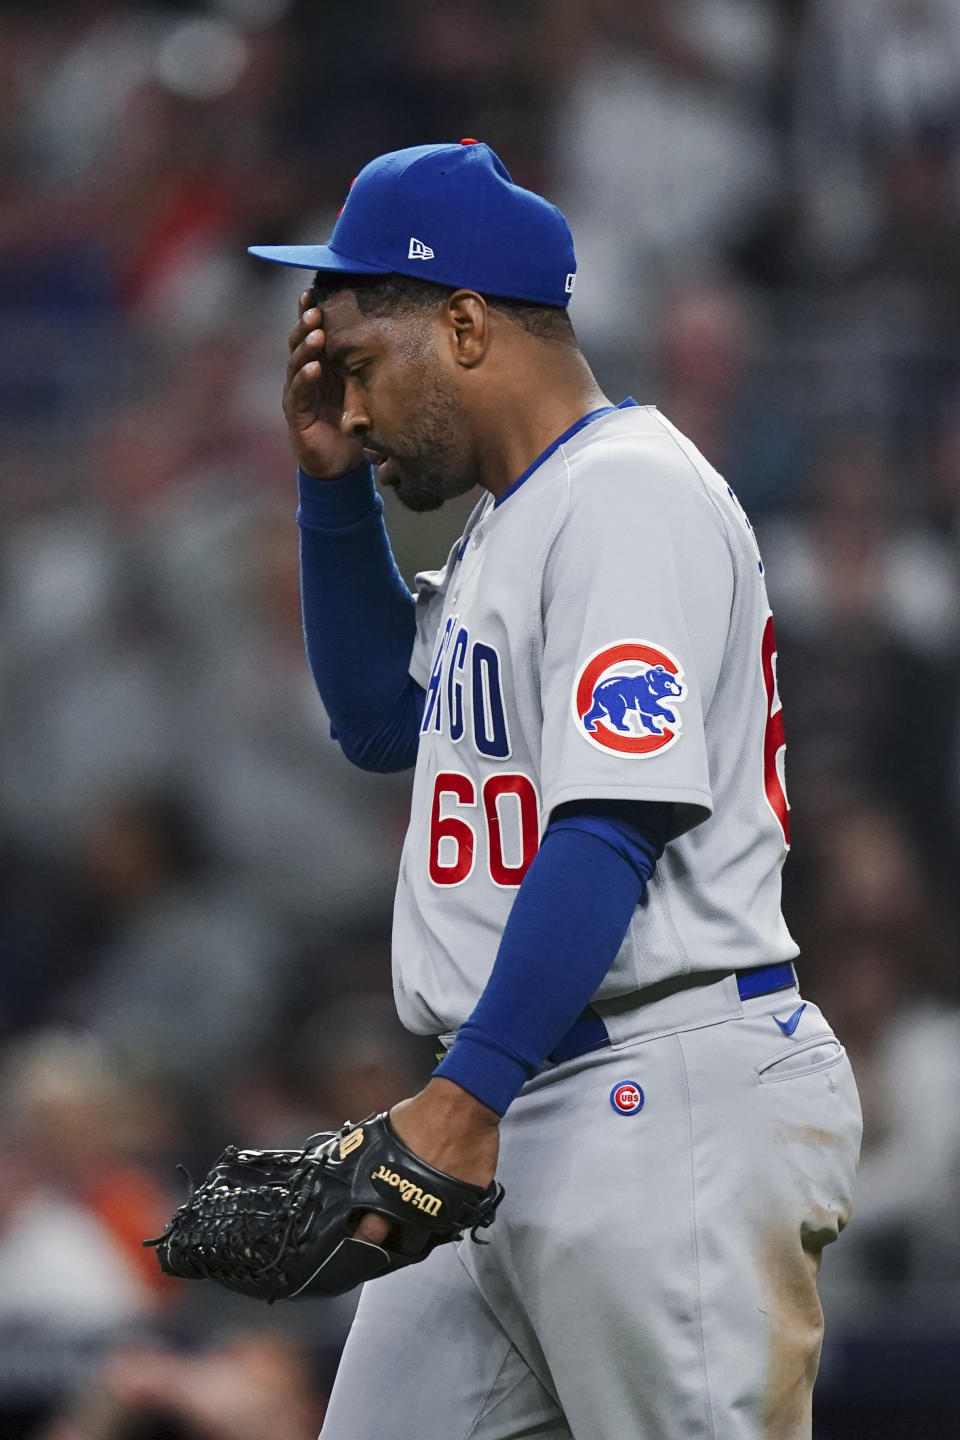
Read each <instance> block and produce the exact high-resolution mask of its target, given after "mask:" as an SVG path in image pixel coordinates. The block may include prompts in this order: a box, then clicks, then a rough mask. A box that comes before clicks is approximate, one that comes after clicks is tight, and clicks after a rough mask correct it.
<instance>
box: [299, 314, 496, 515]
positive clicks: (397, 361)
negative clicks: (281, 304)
mask: <svg viewBox="0 0 960 1440" xmlns="http://www.w3.org/2000/svg"><path fill="white" fill-rule="evenodd" d="M438 325H439V322H438V321H436V320H435V319H434V317H432V316H431V315H429V314H428V313H426V314H422V315H421V314H419V313H409V312H405V313H403V314H400V315H397V316H386V317H376V316H367V315H364V314H363V313H362V312H361V311H360V310H359V309H358V307H357V302H356V297H355V296H354V295H353V293H352V292H351V291H344V292H342V293H341V294H339V295H334V296H333V297H332V298H331V299H330V300H327V301H326V302H325V303H324V305H323V328H324V331H325V333H326V345H325V351H326V356H327V363H328V364H329V366H330V368H331V369H332V370H333V371H334V373H335V374H336V375H338V376H339V377H340V379H341V380H342V381H343V387H344V395H343V415H344V418H343V426H344V428H345V429H349V430H350V432H351V433H352V434H355V435H358V436H359V437H360V438H361V439H362V440H363V443H364V447H365V450H366V453H367V458H368V459H370V460H371V461H373V463H374V464H375V465H376V466H377V479H378V481H379V482H380V483H381V484H383V485H390V486H392V487H393V489H394V490H395V491H396V494H397V498H398V499H399V500H400V501H402V503H403V504H404V505H406V506H407V507H408V509H410V510H420V511H426V510H436V509H438V508H439V507H440V506H441V505H442V504H443V502H444V500H450V499H452V498H453V497H454V496H456V495H464V494H465V493H466V492H467V491H468V490H470V489H472V487H473V486H474V485H476V484H477V483H478V480H479V475H478V471H477V465H476V463H475V461H474V459H473V452H472V447H471V444H470V427H469V424H468V420H467V416H466V414H465V413H464V409H463V405H462V402H461V400H460V396H459V393H458V390H457V384H456V379H455V376H454V374H453V373H452V371H451V370H450V369H449V368H447V367H446V366H445V365H444V362H443V356H442V351H441V347H440V344H439V343H438V342H439V329H438Z"/></svg>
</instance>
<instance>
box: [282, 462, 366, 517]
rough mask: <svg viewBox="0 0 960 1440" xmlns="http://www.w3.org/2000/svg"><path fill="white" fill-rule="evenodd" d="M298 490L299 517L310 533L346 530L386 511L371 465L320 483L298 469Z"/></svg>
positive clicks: (355, 468)
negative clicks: (313, 531) (312, 531)
mask: <svg viewBox="0 0 960 1440" xmlns="http://www.w3.org/2000/svg"><path fill="white" fill-rule="evenodd" d="M297 491H298V495H299V501H300V508H299V511H298V514H297V518H298V520H299V522H300V525H301V526H302V527H303V528H304V529H308V530H327V531H329V530H338V531H339V530H346V529H349V528H350V527H351V526H353V525H357V524H360V523H361V522H369V521H370V519H371V517H374V518H376V517H378V516H379V515H380V514H381V513H382V511H383V501H382V500H381V499H380V496H379V494H378V492H377V487H376V485H375V484H374V482H373V466H372V465H366V464H364V465H357V466H355V467H354V469H353V470H348V471H347V472H346V473H345V474H344V475H338V476H336V477H334V478H333V479H330V480H317V479H316V478H314V477H313V476H310V475H307V474H305V473H304V472H303V471H302V470H301V469H299V468H298V469H297Z"/></svg>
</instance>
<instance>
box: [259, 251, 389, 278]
mask: <svg viewBox="0 0 960 1440" xmlns="http://www.w3.org/2000/svg"><path fill="white" fill-rule="evenodd" d="M247 254H248V255H255V256H256V257H257V259H258V260H270V261H272V262H273V264H274V265H296V266H298V267H299V268H300V269H301V270H340V271H343V272H345V273H346V274H348V275H387V274H389V270H388V269H387V268H386V267H385V266H383V265H369V264H367V263H366V261H363V260H351V259H350V258H349V256H347V255H340V254H338V253H337V251H336V250H331V249H330V246H329V245H248V246H247Z"/></svg>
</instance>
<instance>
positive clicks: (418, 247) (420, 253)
mask: <svg viewBox="0 0 960 1440" xmlns="http://www.w3.org/2000/svg"><path fill="white" fill-rule="evenodd" d="M407 259H408V260H432V259H433V251H432V250H431V249H430V246H429V245H424V243H423V241H422V240H418V239H416V237H415V236H413V235H411V236H410V249H409V250H408V251H407Z"/></svg>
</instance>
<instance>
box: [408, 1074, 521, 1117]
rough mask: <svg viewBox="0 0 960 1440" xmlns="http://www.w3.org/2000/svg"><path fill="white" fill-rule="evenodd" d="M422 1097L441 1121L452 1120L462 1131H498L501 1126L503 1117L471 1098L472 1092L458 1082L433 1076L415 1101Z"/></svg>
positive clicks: (473, 1097) (480, 1101) (473, 1096)
mask: <svg viewBox="0 0 960 1440" xmlns="http://www.w3.org/2000/svg"><path fill="white" fill-rule="evenodd" d="M421 1097H422V1098H423V1101H424V1104H425V1105H429V1108H430V1110H431V1112H433V1113H436V1115H437V1116H438V1118H440V1117H444V1118H445V1117H447V1116H449V1118H450V1119H451V1121H454V1122H455V1123H457V1124H458V1125H459V1126H460V1127H461V1128H462V1127H464V1126H468V1127H470V1128H475V1129H477V1130H479V1131H485V1130H495V1129H496V1128H497V1126H498V1125H499V1123H500V1116H499V1115H498V1114H497V1112H496V1111H495V1110H491V1108H490V1106H489V1105H485V1104H484V1103H483V1101H482V1100H478V1099H477V1097H476V1096H475V1095H471V1093H470V1091H469V1090H465V1089H464V1088H463V1086H462V1085H458V1084H457V1082H456V1081H455V1080H448V1079H446V1078H445V1077H444V1076H442V1075H434V1076H432V1077H431V1079H430V1080H428V1081H427V1084H426V1085H425V1087H424V1088H423V1090H421V1092H420V1095H419V1096H417V1097H416V1098H417V1099H418V1100H419V1099H420V1098H421Z"/></svg>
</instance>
